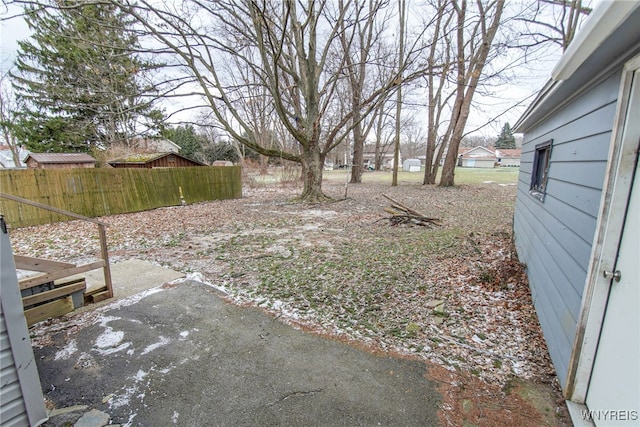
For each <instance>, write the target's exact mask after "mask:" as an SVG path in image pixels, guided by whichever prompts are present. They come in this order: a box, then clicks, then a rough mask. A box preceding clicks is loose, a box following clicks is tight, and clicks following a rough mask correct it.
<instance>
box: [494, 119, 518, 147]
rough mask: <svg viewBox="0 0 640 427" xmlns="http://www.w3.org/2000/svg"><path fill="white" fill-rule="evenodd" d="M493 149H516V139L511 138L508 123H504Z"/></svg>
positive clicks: (511, 133) (511, 134)
mask: <svg viewBox="0 0 640 427" xmlns="http://www.w3.org/2000/svg"><path fill="white" fill-rule="evenodd" d="M495 147H496V148H504V149H509V148H516V138H515V136H513V132H512V131H511V126H509V123H505V124H504V126H503V127H502V132H500V135H499V136H498V139H497V140H496V142H495Z"/></svg>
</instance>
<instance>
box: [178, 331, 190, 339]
mask: <svg viewBox="0 0 640 427" xmlns="http://www.w3.org/2000/svg"><path fill="white" fill-rule="evenodd" d="M188 336H189V331H182V332H180V338H182V339H185V338H187V337H188Z"/></svg>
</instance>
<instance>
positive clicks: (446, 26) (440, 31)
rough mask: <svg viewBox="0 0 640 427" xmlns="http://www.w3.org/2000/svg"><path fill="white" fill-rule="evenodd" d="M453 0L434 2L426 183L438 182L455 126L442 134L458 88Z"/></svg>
mask: <svg viewBox="0 0 640 427" xmlns="http://www.w3.org/2000/svg"><path fill="white" fill-rule="evenodd" d="M449 6H450V1H449V0H435V2H434V3H433V8H434V14H435V16H436V19H435V22H434V25H433V31H432V38H433V43H432V44H431V46H430V48H429V53H428V57H427V59H426V61H427V67H428V70H429V72H428V73H427V75H426V77H425V79H426V83H427V145H426V156H425V157H426V158H425V170H424V179H423V184H435V182H436V176H437V174H438V168H439V166H440V160H441V159H442V156H443V155H444V152H445V148H446V144H444V143H443V141H448V139H449V135H450V134H451V131H452V127H451V126H448V127H447V128H446V131H445V133H444V135H440V129H441V128H442V126H443V121H444V118H445V117H444V116H445V115H446V113H447V112H448V108H449V107H450V105H449V104H450V101H451V99H452V98H453V97H454V95H455V91H453V90H450V91H447V89H449V79H450V76H451V73H452V71H453V70H454V69H455V64H453V62H452V59H451V56H452V54H453V52H452V45H451V37H450V35H451V32H452V30H453V28H452V26H451V23H452V21H453V17H454V13H453V12H454V10H453V8H452V7H449Z"/></svg>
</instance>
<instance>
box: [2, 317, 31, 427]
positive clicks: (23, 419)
mask: <svg viewBox="0 0 640 427" xmlns="http://www.w3.org/2000/svg"><path fill="white" fill-rule="evenodd" d="M5 323H6V322H5V320H4V312H2V305H1V304H0V396H1V397H2V398H0V425H2V426H3V427H4V426H27V425H29V419H28V417H27V409H26V408H25V406H24V400H23V398H22V390H21V389H20V381H19V380H18V373H17V368H16V365H15V363H14V361H13V353H12V351H11V343H10V342H9V334H8V332H7V327H6V324H5Z"/></svg>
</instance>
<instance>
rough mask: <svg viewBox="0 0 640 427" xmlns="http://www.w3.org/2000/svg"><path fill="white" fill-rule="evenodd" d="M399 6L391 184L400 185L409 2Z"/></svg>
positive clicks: (403, 1)
mask: <svg viewBox="0 0 640 427" xmlns="http://www.w3.org/2000/svg"><path fill="white" fill-rule="evenodd" d="M398 8H399V14H398V16H399V19H400V21H399V27H400V38H399V41H398V77H397V83H398V91H397V95H396V135H395V141H394V146H393V177H392V179H391V186H393V187H395V186H397V185H398V168H399V163H400V126H401V118H400V116H401V114H402V83H403V82H402V70H403V67H404V64H405V57H404V47H405V46H404V32H405V28H406V23H407V18H406V13H407V3H406V1H405V0H398Z"/></svg>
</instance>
